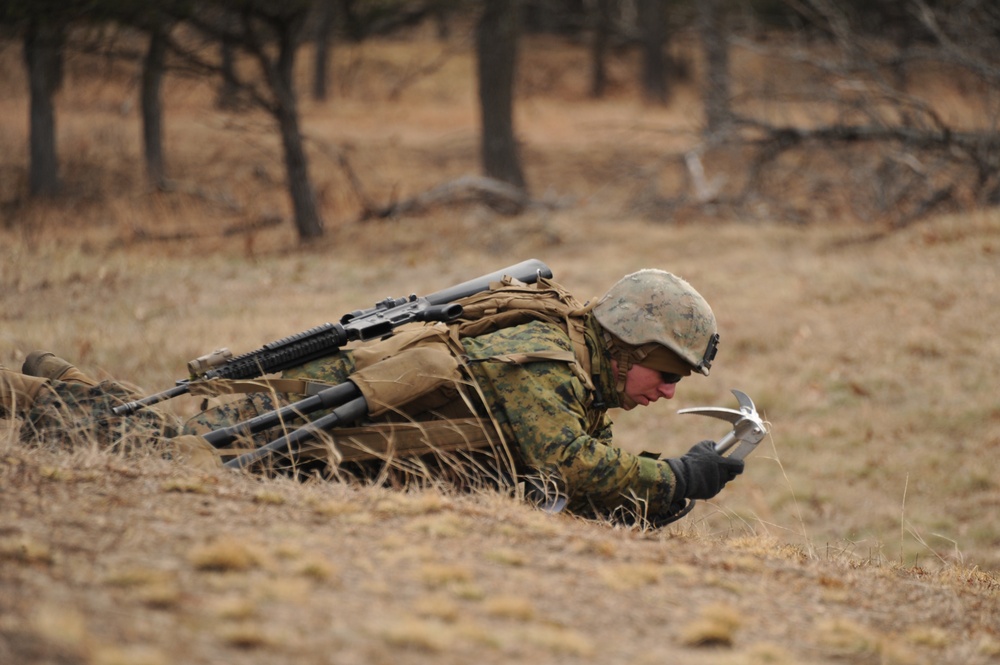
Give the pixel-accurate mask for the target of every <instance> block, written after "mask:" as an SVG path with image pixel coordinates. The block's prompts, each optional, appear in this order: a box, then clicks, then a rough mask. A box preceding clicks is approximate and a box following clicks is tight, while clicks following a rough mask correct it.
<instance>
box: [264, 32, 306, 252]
mask: <svg viewBox="0 0 1000 665" xmlns="http://www.w3.org/2000/svg"><path fill="white" fill-rule="evenodd" d="M302 19H304V15H303V16H302V17H301V18H300V19H298V20H296V19H292V20H289V21H285V22H283V23H282V24H281V25H279V26H275V29H276V36H277V39H278V56H277V60H272V59H271V58H270V57H269V55H268V53H267V51H266V49H264V48H263V46H262V45H261V44H260V42H257V43H256V44H255V46H254V52H255V54H256V56H257V59H258V61H259V62H260V64H261V67H262V68H263V69H264V73H265V76H266V78H267V81H268V86H269V87H270V89H271V92H272V93H273V95H274V104H273V107H272V109H271V111H272V114H273V115H274V117H275V119H276V120H277V121H278V130H279V131H280V132H281V144H282V147H283V148H284V154H285V178H286V180H287V183H286V184H287V187H288V193H289V196H290V197H291V199H292V208H293V209H294V211H295V227H296V229H297V230H298V233H299V240H300V241H302V242H305V241H307V240H311V239H313V238H318V237H320V236H322V235H323V220H322V219H321V218H320V214H319V207H318V205H317V203H316V193H315V191H314V190H313V186H312V181H311V180H310V178H309V161H308V159H307V157H306V152H305V148H304V147H303V145H302V132H301V130H300V128H299V111H298V104H297V103H296V98H295V85H294V77H293V72H294V69H295V53H296V51H297V49H298V45H299V44H298V36H299V32H300V29H301V26H302V22H303V21H302Z"/></svg>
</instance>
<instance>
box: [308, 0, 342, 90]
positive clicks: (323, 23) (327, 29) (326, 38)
mask: <svg viewBox="0 0 1000 665" xmlns="http://www.w3.org/2000/svg"><path fill="white" fill-rule="evenodd" d="M337 2H338V0H319V3H318V4H317V8H316V11H317V17H316V50H315V53H314V62H313V99H315V100H316V101H318V102H322V101H325V100H326V96H327V85H326V83H327V79H328V78H329V76H330V74H329V71H330V41H331V38H332V37H333V24H334V18H335V16H336V13H337Z"/></svg>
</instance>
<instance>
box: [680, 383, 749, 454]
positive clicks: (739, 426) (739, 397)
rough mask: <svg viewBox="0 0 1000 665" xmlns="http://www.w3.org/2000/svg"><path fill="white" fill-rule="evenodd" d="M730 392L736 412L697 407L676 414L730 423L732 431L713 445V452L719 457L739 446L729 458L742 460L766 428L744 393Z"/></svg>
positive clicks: (718, 408)
mask: <svg viewBox="0 0 1000 665" xmlns="http://www.w3.org/2000/svg"><path fill="white" fill-rule="evenodd" d="M731 392H732V393H733V395H735V396H736V401H737V402H739V405H740V408H739V410H738V411H737V410H736V409H726V408H723V407H718V406H698V407H694V408H690V409H681V410H680V411H678V412H677V413H694V414H698V415H702V416H710V417H712V418H719V419H720V420H725V421H727V422H730V423H732V424H733V430H732V431H731V432H729V433H728V434H726V436H724V437H722V439H720V440H719V441H718V442H717V443H716V444H715V450H716V452H718V453H719V454H720V455H721V454H724V453H725V452H726V451H728V450H729V449H730V448H732V447H733V446H736V444H739V446H738V447H737V448H736V450H734V451H733V452H732V454H731V455H730V457H733V458H735V459H743V458H744V457H746V456H747V455H749V454H750V453H752V452H753V450H754V449H755V448H756V447H757V444H758V443H760V442H761V440H763V438H764V437H765V436H766V435H767V427H766V426H765V425H764V421H763V420H762V419H761V417H760V416H759V415H758V414H757V407H756V406H754V403H753V400H752V399H750V397H749V396H748V395H747V394H746V393H744V392H742V391H739V390H735V389H734V390H732V391H731Z"/></svg>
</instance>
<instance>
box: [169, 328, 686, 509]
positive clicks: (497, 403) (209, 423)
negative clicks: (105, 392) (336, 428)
mask: <svg viewBox="0 0 1000 665" xmlns="http://www.w3.org/2000/svg"><path fill="white" fill-rule="evenodd" d="M587 329H588V335H587V340H588V343H587V347H588V351H589V353H590V358H591V365H592V368H593V374H592V377H591V378H592V381H593V384H594V389H589V388H588V387H587V386H586V385H584V381H583V380H582V378H581V377H580V376H579V373H578V369H575V368H574V367H572V366H571V364H570V363H569V362H562V361H552V360H535V361H529V362H521V363H514V362H505V361H503V360H497V358H508V357H510V356H513V355H525V354H528V355H532V354H543V353H544V352H550V351H558V352H564V354H563V355H571V354H572V352H573V347H572V342H571V340H570V338H569V336H568V335H567V333H566V332H565V331H564V330H563V329H562V328H560V327H559V326H557V325H554V324H551V323H546V322H541V321H534V322H530V323H526V324H523V325H519V326H514V327H510V328H503V329H501V330H498V331H496V332H492V333H488V334H484V335H480V336H477V337H467V338H464V339H462V340H461V342H462V345H463V347H464V350H465V352H466V356H467V357H466V358H465V362H466V363H467V367H468V369H469V371H470V372H471V374H472V376H473V377H474V379H475V382H476V384H477V385H478V387H479V389H480V390H481V399H477V400H475V401H476V408H477V411H478V414H479V415H481V416H484V417H489V418H491V419H492V421H493V423H495V424H496V425H497V426H499V428H500V431H501V434H502V440H503V441H504V442H506V443H507V444H508V445H509V446H510V448H511V449H512V451H513V453H514V454H515V456H516V461H517V462H519V465H518V466H519V467H520V469H522V470H525V469H527V470H530V471H535V472H537V473H540V474H541V475H542V476H543V477H545V478H546V479H549V480H553V481H555V482H557V483H558V485H559V490H560V492H562V493H564V495H565V496H566V497H567V498H568V499H569V506H568V507H569V509H570V510H572V511H574V512H577V513H581V514H604V515H608V514H611V513H612V512H614V511H616V510H618V509H622V510H623V512H624V513H629V512H638V513H640V514H642V515H644V516H646V517H647V518H648V519H650V520H651V521H653V522H655V521H658V520H659V519H661V518H663V517H666V516H667V515H668V514H669V513H670V505H671V503H672V502H673V500H674V497H673V491H674V477H673V473H672V471H671V469H670V466H669V465H668V464H667V463H666V462H665V461H662V460H656V459H653V458H651V457H648V456H641V455H634V454H632V453H629V452H626V451H624V450H622V449H621V448H619V447H616V446H614V445H613V444H612V439H611V420H610V418H609V417H608V415H607V409H609V408H613V407H617V406H620V402H619V399H620V398H619V395H618V393H617V392H616V390H615V387H614V376H613V374H612V371H611V364H610V357H609V356H608V354H607V352H606V351H604V347H603V345H601V344H599V343H598V342H597V340H598V339H599V335H600V332H599V329H598V326H597V324H596V321H594V320H593V318H592V317H590V316H588V320H587ZM353 371H354V363H353V358H352V353H351V351H350V350H345V351H342V352H341V353H339V354H337V355H333V356H329V357H327V358H323V359H320V360H315V361H312V362H310V363H307V364H305V365H303V366H302V367H299V368H296V369H294V370H289V371H286V372H285V373H284V377H287V378H300V379H301V378H308V379H313V380H318V381H323V382H328V383H331V384H335V383H341V382H343V381H345V380H347V379H348V377H349V376H350V375H351V374H352V373H353ZM473 394H478V392H477V393H473ZM456 399H459V398H456ZM482 400H485V403H486V404H488V405H489V409H486V408H484V407H483V403H482ZM279 406H280V404H279ZM456 406H458V405H456ZM274 407H275V404H274V403H273V402H272V400H271V398H270V397H269V396H267V395H263V394H256V395H252V396H250V397H249V398H248V399H245V400H238V401H236V402H233V403H230V404H227V405H224V406H221V407H218V408H216V409H213V410H211V411H208V412H205V413H203V414H200V415H199V416H196V417H195V418H194V419H192V421H190V422H189V423H188V431H190V432H204V431H208V430H211V429H215V428H219V427H222V426H226V425H230V424H232V423H234V422H239V421H241V420H246V419H249V418H251V417H253V416H256V415H258V414H259V413H263V412H265V411H268V410H272V409H273V408H274ZM404 410H405V409H404ZM459 410H460V409H456V411H455V412H457V411H459ZM434 411H435V414H440V413H441V412H442V411H445V412H446V411H447V409H446V408H440V407H439V408H437V409H435V410H434ZM313 417H316V416H315V415H314V416H313ZM406 417H407V418H410V417H415V418H427V417H432V416H429V414H427V413H426V412H418V413H409V414H406ZM274 438H276V435H275V434H274V433H273V432H271V433H264V434H262V435H258V436H257V438H256V441H255V444H256V445H263V444H264V443H266V442H267V441H269V440H273V439H274Z"/></svg>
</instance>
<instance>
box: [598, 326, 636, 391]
mask: <svg viewBox="0 0 1000 665" xmlns="http://www.w3.org/2000/svg"><path fill="white" fill-rule="evenodd" d="M604 341H605V343H606V344H607V345H608V350H609V351H610V352H611V357H612V358H613V359H614V361H615V364H616V365H617V368H618V372H617V374H616V376H615V392H616V393H618V397H619V399H620V400H621V403H622V407H624V408H626V409H630V408H632V407H635V406H636V402H635V401H634V400H633V399H632V398H631V397H629V396H628V395H626V394H625V381H626V379H627V378H628V371H629V370H630V369H632V365H633V364H634V355H633V353H632V350H631V349H630V348H629V347H627V346H625V345H624V344H622V343H621V342H619V341H618V339H617V338H616V337H615V336H614V335H612V334H611V333H609V332H608V331H604Z"/></svg>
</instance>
